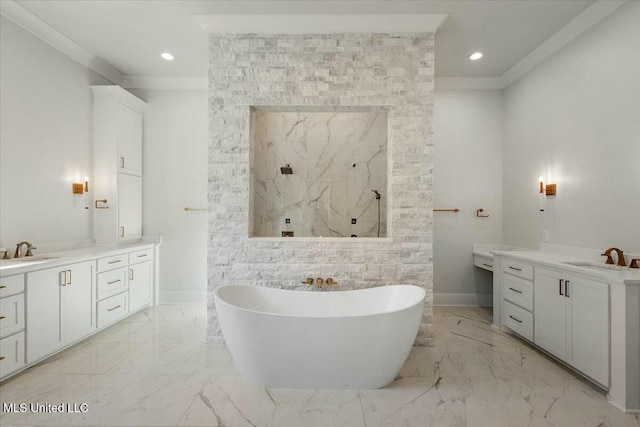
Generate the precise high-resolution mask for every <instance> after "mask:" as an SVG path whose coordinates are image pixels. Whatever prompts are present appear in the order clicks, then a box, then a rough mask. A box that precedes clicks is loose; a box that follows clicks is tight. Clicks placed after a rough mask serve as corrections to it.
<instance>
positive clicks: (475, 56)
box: [469, 52, 482, 61]
mask: <svg viewBox="0 0 640 427" xmlns="http://www.w3.org/2000/svg"><path fill="white" fill-rule="evenodd" d="M480 58H482V52H474V53H472V54H471V56H470V57H469V59H470V60H472V61H477V60H478V59H480Z"/></svg>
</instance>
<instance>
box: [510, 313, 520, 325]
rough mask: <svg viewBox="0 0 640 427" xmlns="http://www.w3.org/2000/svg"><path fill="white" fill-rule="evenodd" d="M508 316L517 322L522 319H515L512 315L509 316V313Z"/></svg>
mask: <svg viewBox="0 0 640 427" xmlns="http://www.w3.org/2000/svg"><path fill="white" fill-rule="evenodd" d="M509 317H510V318H512V319H513V320H515V321H516V322H518V323H522V320H518V319H516V318H515V317H513V316H511V315H510V316H509Z"/></svg>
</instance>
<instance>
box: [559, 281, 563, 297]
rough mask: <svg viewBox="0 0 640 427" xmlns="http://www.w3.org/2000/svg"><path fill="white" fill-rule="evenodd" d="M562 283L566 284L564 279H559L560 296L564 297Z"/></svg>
mask: <svg viewBox="0 0 640 427" xmlns="http://www.w3.org/2000/svg"><path fill="white" fill-rule="evenodd" d="M562 282H564V279H558V295H560V296H564V294H563V293H562Z"/></svg>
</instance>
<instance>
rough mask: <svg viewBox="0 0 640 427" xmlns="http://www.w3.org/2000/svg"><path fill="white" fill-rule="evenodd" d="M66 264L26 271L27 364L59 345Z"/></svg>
mask: <svg viewBox="0 0 640 427" xmlns="http://www.w3.org/2000/svg"><path fill="white" fill-rule="evenodd" d="M66 271H67V269H66V268H65V267H54V268H49V269H46V270H40V271H34V272H32V273H27V289H26V294H27V325H26V329H27V363H31V362H35V361H36V360H38V359H41V358H43V357H44V356H47V355H48V354H50V353H53V352H54V351H56V350H58V349H59V348H60V347H62V344H63V342H62V330H61V328H60V314H61V312H60V295H61V292H60V288H61V287H62V286H63V284H66V282H67V278H68V273H66Z"/></svg>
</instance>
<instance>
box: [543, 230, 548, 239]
mask: <svg viewBox="0 0 640 427" xmlns="http://www.w3.org/2000/svg"><path fill="white" fill-rule="evenodd" d="M542 241H543V242H548V241H549V230H542Z"/></svg>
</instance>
